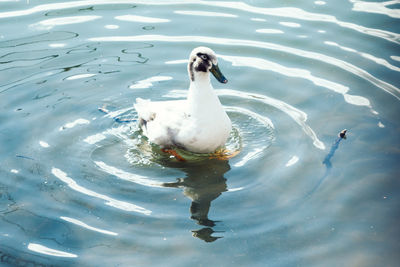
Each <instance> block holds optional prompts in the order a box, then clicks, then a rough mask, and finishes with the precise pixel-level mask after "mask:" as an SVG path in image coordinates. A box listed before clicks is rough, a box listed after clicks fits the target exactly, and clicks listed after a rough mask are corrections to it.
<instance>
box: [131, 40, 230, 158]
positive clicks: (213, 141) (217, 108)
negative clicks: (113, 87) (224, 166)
mask: <svg viewBox="0 0 400 267" xmlns="http://www.w3.org/2000/svg"><path fill="white" fill-rule="evenodd" d="M210 72H211V73H212V74H213V75H214V77H215V78H216V79H217V80H218V81H219V82H221V83H227V82H228V81H227V80H226V79H225V77H224V76H223V75H222V73H221V71H220V70H219V68H218V61H217V57H216V55H215V53H214V51H212V50H211V49H210V48H207V47H197V48H195V49H194V50H193V51H192V53H191V54H190V58H189V63H188V73H189V78H190V87H189V93H188V96H187V99H186V100H173V101H158V102H152V101H150V100H144V99H141V98H137V99H136V103H135V104H134V107H135V109H136V111H137V113H138V116H139V124H140V126H141V128H142V129H143V133H144V135H146V136H147V137H148V139H149V141H150V142H152V143H155V144H157V145H160V146H161V147H162V148H169V147H171V146H177V147H180V148H183V149H185V150H188V151H191V152H195V153H212V152H215V151H216V150H217V149H218V148H222V147H223V146H224V144H225V142H226V140H227V139H228V137H229V134H230V132H231V129H232V126H231V121H230V119H229V117H228V115H227V114H226V112H225V110H224V108H223V107H222V105H221V102H220V101H219V99H218V97H217V95H216V94H215V92H214V89H213V87H212V85H211V83H210ZM171 154H172V153H171Z"/></svg>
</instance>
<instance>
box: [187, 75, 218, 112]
mask: <svg viewBox="0 0 400 267" xmlns="http://www.w3.org/2000/svg"><path fill="white" fill-rule="evenodd" d="M199 76H200V75H199ZM188 103H189V107H190V109H191V113H192V114H194V115H197V116H201V115H206V114H208V113H210V112H213V111H215V107H218V106H221V103H220V102H219V99H218V97H217V95H216V94H215V92H214V88H213V87H212V85H211V82H210V75H204V76H203V77H196V78H195V81H191V82H190V87H189V93H188Z"/></svg>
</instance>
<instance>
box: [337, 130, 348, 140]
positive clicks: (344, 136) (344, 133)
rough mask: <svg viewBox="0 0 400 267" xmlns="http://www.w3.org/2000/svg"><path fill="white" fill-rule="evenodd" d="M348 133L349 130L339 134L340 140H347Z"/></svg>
mask: <svg viewBox="0 0 400 267" xmlns="http://www.w3.org/2000/svg"><path fill="white" fill-rule="evenodd" d="M346 133H347V129H344V130H342V131H341V132H340V133H339V134H338V136H339V137H340V138H343V139H346Z"/></svg>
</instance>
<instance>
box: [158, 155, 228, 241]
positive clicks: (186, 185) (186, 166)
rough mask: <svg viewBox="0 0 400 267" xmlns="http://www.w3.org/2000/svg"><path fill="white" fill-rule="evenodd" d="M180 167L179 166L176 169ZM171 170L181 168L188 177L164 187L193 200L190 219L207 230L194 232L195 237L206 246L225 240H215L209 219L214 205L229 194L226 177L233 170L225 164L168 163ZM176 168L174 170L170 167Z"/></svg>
mask: <svg viewBox="0 0 400 267" xmlns="http://www.w3.org/2000/svg"><path fill="white" fill-rule="evenodd" d="M178 164H179V166H177V165H178ZM166 165H169V166H168V167H179V168H180V169H181V170H182V171H184V172H185V173H186V177H184V178H178V179H177V180H176V182H171V183H163V184H162V186H165V187H174V188H181V189H183V194H184V195H185V196H186V197H188V198H189V199H191V200H192V203H191V205H190V213H191V217H190V218H191V219H193V220H195V221H196V222H197V224H199V225H201V226H204V227H203V228H201V229H199V230H193V231H192V232H193V236H194V237H197V238H200V239H202V240H204V241H205V242H214V241H215V240H217V239H219V238H222V237H221V236H213V235H212V234H213V233H216V232H218V231H214V230H213V228H212V227H214V226H215V225H216V222H218V221H214V220H211V219H209V218H208V213H209V210H210V207H211V202H212V201H213V200H215V199H216V198H218V197H219V196H220V195H221V194H222V193H223V192H225V191H227V185H226V178H225V177H224V174H225V173H226V172H228V171H229V170H230V166H229V163H228V161H226V160H216V159H209V160H202V161H200V162H180V163H176V165H175V164H174V163H172V164H171V163H168V164H166ZM171 165H175V166H171Z"/></svg>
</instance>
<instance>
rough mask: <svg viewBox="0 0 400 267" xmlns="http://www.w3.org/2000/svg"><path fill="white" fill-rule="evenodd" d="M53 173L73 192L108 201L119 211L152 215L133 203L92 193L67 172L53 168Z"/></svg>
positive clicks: (107, 202) (107, 203) (108, 203)
mask: <svg viewBox="0 0 400 267" xmlns="http://www.w3.org/2000/svg"><path fill="white" fill-rule="evenodd" d="M51 173H52V174H53V175H54V176H55V177H57V178H58V179H60V180H61V181H63V182H64V183H66V184H67V185H68V186H69V187H70V188H71V189H73V190H75V191H77V192H80V193H83V194H85V195H88V196H92V197H95V198H99V199H102V200H105V201H106V202H105V204H106V205H109V206H112V207H114V208H117V209H121V210H125V211H134V212H139V213H142V214H145V215H150V214H151V211H150V210H148V209H145V208H143V207H140V206H138V205H135V204H132V203H128V202H125V201H120V200H116V199H113V198H111V197H109V196H106V195H103V194H100V193H97V192H94V191H92V190H90V189H87V188H85V187H83V186H80V185H78V184H77V183H76V182H75V180H73V179H72V178H70V177H68V175H67V174H66V173H65V172H63V171H62V170H60V169H58V168H54V167H53V168H52V170H51Z"/></svg>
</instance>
